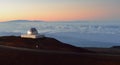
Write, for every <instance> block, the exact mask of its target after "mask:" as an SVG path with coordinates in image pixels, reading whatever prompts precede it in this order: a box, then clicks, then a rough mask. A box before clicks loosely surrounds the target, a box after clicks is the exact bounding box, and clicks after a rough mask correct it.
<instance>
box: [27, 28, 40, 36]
mask: <svg viewBox="0 0 120 65" xmlns="http://www.w3.org/2000/svg"><path fill="white" fill-rule="evenodd" d="M27 34H28V35H37V34H38V31H37V30H36V28H31V29H30V30H28V31H27Z"/></svg>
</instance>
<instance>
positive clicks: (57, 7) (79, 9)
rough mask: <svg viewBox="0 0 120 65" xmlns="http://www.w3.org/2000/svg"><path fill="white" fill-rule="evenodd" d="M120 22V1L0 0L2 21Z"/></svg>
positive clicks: (0, 18)
mask: <svg viewBox="0 0 120 65" xmlns="http://www.w3.org/2000/svg"><path fill="white" fill-rule="evenodd" d="M17 19H22V20H44V21H62V20H90V21H91V20H119V21H120V0H0V21H8V20H17Z"/></svg>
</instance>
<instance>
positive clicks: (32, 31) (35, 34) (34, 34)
mask: <svg viewBox="0 0 120 65" xmlns="http://www.w3.org/2000/svg"><path fill="white" fill-rule="evenodd" d="M43 37H44V35H40V34H39V33H38V31H37V29H36V28H31V29H30V30H28V31H27V34H24V35H21V38H34V39H35V38H43Z"/></svg>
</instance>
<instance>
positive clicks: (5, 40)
mask: <svg viewBox="0 0 120 65" xmlns="http://www.w3.org/2000/svg"><path fill="white" fill-rule="evenodd" d="M88 49H89V50H88ZM103 50H104V49H100V48H99V49H97V48H80V47H75V46H72V45H69V44H65V43H62V42H60V41H58V40H56V39H54V38H48V37H45V38H39V39H27V38H20V37H16V36H3V37H0V65H120V62H119V60H120V55H119V54H109V53H106V54H105V53H103V52H102V51H103ZM97 51H98V52H99V53H95V52H97ZM107 51H108V50H107ZM114 51H115V50H114ZM104 52H106V51H104ZM109 52H111V51H109Z"/></svg>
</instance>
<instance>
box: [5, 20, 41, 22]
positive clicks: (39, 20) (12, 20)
mask: <svg viewBox="0 0 120 65" xmlns="http://www.w3.org/2000/svg"><path fill="white" fill-rule="evenodd" d="M6 22H43V21H42V20H11V21H6Z"/></svg>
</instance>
